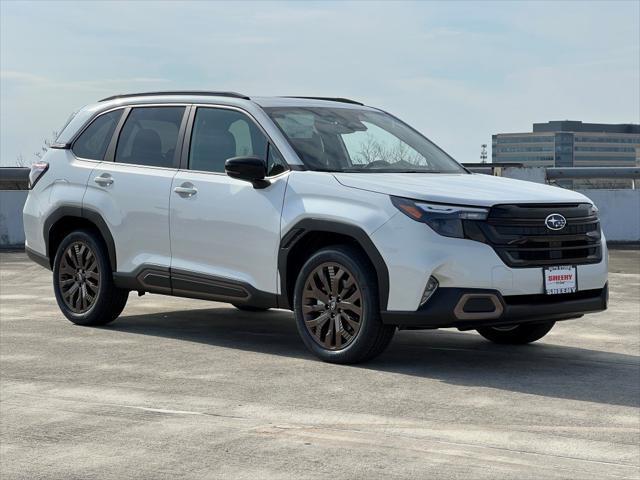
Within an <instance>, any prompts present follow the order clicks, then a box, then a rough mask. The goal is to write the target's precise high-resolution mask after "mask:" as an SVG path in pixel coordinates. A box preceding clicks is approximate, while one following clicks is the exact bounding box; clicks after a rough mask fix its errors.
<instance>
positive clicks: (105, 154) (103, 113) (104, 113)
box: [69, 105, 127, 163]
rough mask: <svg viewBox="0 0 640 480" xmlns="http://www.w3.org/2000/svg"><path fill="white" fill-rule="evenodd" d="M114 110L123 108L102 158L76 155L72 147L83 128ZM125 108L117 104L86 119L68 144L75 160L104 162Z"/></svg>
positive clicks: (124, 113)
mask: <svg viewBox="0 0 640 480" xmlns="http://www.w3.org/2000/svg"><path fill="white" fill-rule="evenodd" d="M116 110H124V111H123V112H122V114H121V115H120V119H119V120H118V123H117V124H116V128H115V129H114V130H113V132H112V133H111V139H110V140H109V144H108V145H107V150H106V151H105V152H104V157H103V158H102V160H96V159H94V158H86V157H80V156H78V155H76V152H74V151H73V148H74V147H75V146H76V142H77V141H78V139H79V138H80V137H81V136H82V134H83V133H84V132H85V130H86V129H88V128H89V127H90V126H91V125H93V122H95V121H96V120H97V119H98V118H100V117H101V116H103V115H107V114H109V113H111V112H115V111H116ZM126 110H127V107H126V106H122V105H119V106H117V107H114V108H110V109H109V110H105V111H104V112H100V113H99V114H98V115H95V116H93V117H91V119H90V120H89V121H87V123H86V124H85V125H84V126H83V127H82V128H81V129H80V130H78V133H77V134H76V136H75V137H74V138H73V140H72V141H71V142H70V143H69V145H70V146H69V151H70V152H71V154H72V155H73V157H74V158H75V159H77V160H82V161H84V162H94V163H100V162H104V161H105V160H106V159H107V158H108V157H109V149H110V148H111V143H112V142H113V138H114V135H115V134H116V133H117V132H118V131H119V130H118V129H119V127H120V123H121V122H122V119H123V118H125V117H126V116H127V112H126Z"/></svg>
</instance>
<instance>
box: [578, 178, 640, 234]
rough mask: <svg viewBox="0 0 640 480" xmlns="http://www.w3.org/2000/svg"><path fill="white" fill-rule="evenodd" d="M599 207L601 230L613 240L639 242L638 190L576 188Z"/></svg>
mask: <svg viewBox="0 0 640 480" xmlns="http://www.w3.org/2000/svg"><path fill="white" fill-rule="evenodd" d="M578 191H579V192H580V193H582V194H583V195H586V196H587V197H589V198H590V199H591V201H592V202H593V203H595V204H596V206H597V207H598V208H599V209H600V222H601V224H602V231H603V232H604V234H605V236H606V237H607V240H609V241H613V242H634V243H635V242H640V190H630V189H629V190H604V189H602V190H600V189H593V190H578Z"/></svg>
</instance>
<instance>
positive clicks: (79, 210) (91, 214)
mask: <svg viewBox="0 0 640 480" xmlns="http://www.w3.org/2000/svg"><path fill="white" fill-rule="evenodd" d="M73 217H75V218H81V219H83V220H88V221H89V222H91V223H93V224H94V225H95V226H96V228H97V229H98V231H99V232H100V235H102V238H103V239H104V241H105V244H106V245H107V251H108V253H109V263H110V264H111V270H112V271H113V272H115V271H117V270H116V267H117V262H116V244H115V242H114V241H113V235H111V230H109V227H108V226H107V224H106V222H105V221H104V220H103V219H102V216H101V215H100V214H99V213H98V212H96V211H95V210H91V209H87V208H83V207H80V206H77V205H63V206H60V207H58V208H56V209H55V210H54V211H52V212H51V213H50V214H49V216H48V217H47V219H46V220H45V222H44V227H43V232H42V234H43V237H44V244H45V250H46V252H47V256H48V257H49V261H50V262H53V257H54V256H55V252H51V251H50V250H49V249H50V246H49V239H50V236H51V229H52V228H53V226H54V225H55V224H56V223H58V222H59V221H60V220H62V219H63V218H73Z"/></svg>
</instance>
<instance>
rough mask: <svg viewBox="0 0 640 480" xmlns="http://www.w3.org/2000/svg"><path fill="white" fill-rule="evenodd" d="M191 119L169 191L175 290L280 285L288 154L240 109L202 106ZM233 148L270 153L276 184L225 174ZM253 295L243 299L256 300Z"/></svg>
mask: <svg viewBox="0 0 640 480" xmlns="http://www.w3.org/2000/svg"><path fill="white" fill-rule="evenodd" d="M189 123H190V126H189V128H188V129H187V131H188V132H189V131H190V132H191V133H187V135H186V137H185V149H184V152H183V165H182V166H183V167H184V168H183V169H181V170H180V171H179V172H178V173H177V174H176V176H175V177H174V179H173V187H172V192H171V219H170V221H171V246H172V254H173V255H172V262H171V276H172V284H173V289H174V293H176V294H187V295H192V296H201V297H204V298H224V297H233V296H234V295H235V296H245V297H247V293H248V294H249V297H251V296H253V297H255V296H260V295H261V293H271V294H274V293H276V292H277V275H278V274H277V253H278V247H279V242H280V216H281V212H282V204H283V200H284V193H285V188H286V184H287V178H288V172H287V169H286V166H285V163H284V161H283V160H282V157H281V156H280V154H279V153H278V151H277V150H276V149H275V147H273V146H272V145H270V143H269V140H268V138H267V136H266V135H265V133H264V132H263V130H262V129H261V128H260V127H259V126H258V124H257V123H256V122H255V121H254V119H253V118H251V117H250V116H249V115H248V114H247V113H245V112H244V111H241V110H239V109H236V108H232V107H207V106H199V107H197V108H195V109H194V111H193V112H192V114H191V119H190V121H189ZM235 156H257V157H260V158H263V159H265V161H267V162H268V163H267V175H268V177H270V178H269V181H270V185H269V186H267V187H266V188H261V189H256V188H254V187H253V185H252V184H251V183H249V182H246V181H242V180H237V179H233V178H230V177H229V176H227V175H226V173H225V171H224V164H225V161H226V160H227V159H228V158H231V157H235ZM254 290H257V292H256V291H254ZM249 297H247V298H244V300H245V301H250V302H253V301H256V300H258V299H257V298H249Z"/></svg>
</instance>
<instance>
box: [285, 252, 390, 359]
mask: <svg viewBox="0 0 640 480" xmlns="http://www.w3.org/2000/svg"><path fill="white" fill-rule="evenodd" d="M294 313H295V318H296V325H297V327H298V333H299V334H300V336H301V337H302V340H303V342H304V344H305V345H306V346H307V348H308V349H309V350H311V352H313V353H314V354H315V355H316V356H318V357H319V358H320V359H322V360H324V361H326V362H333V363H357V362H363V361H366V360H369V359H371V358H373V357H375V356H377V355H379V354H380V353H382V351H383V350H384V349H385V348H386V347H387V346H388V345H389V343H390V342H391V339H392V338H393V335H394V333H395V329H396V327H395V326H392V325H384V324H383V323H382V321H381V319H380V307H379V300H378V285H377V278H376V275H375V272H374V270H373V267H372V266H371V265H370V264H369V262H368V260H367V258H366V257H365V256H364V255H363V254H362V253H360V252H359V251H358V250H356V249H355V248H352V247H349V246H336V247H329V248H324V249H322V250H320V251H318V252H316V253H315V254H314V255H312V256H311V258H309V259H308V260H307V262H306V263H305V264H304V266H303V267H302V270H301V271H300V274H299V276H298V279H297V281H296V286H295V291H294Z"/></svg>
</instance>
